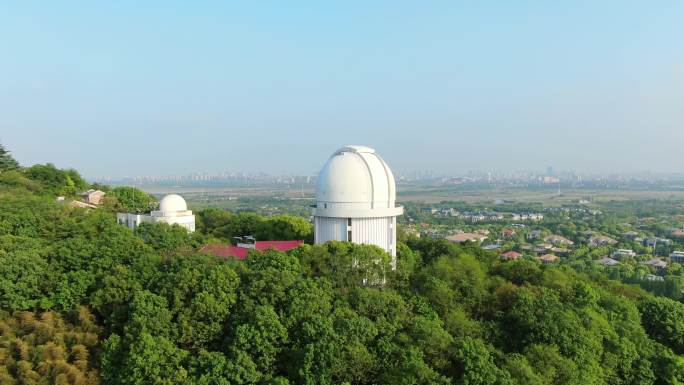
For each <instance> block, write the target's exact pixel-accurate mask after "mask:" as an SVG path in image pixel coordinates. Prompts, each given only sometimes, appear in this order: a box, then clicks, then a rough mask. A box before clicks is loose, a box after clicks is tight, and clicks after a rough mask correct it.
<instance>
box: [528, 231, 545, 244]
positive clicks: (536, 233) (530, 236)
mask: <svg viewBox="0 0 684 385" xmlns="http://www.w3.org/2000/svg"><path fill="white" fill-rule="evenodd" d="M541 235H542V232H541V230H532V231H530V232H528V233H527V234H525V238H526V239H527V240H528V241H531V240H533V239H537V238H539V237H541Z"/></svg>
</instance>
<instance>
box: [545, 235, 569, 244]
mask: <svg viewBox="0 0 684 385" xmlns="http://www.w3.org/2000/svg"><path fill="white" fill-rule="evenodd" d="M544 242H548V243H552V244H554V245H568V246H571V245H574V244H575V242H573V241H571V240H569V239H568V238H565V237H562V236H560V235H555V234H554V235H549V236H548V237H546V238H544Z"/></svg>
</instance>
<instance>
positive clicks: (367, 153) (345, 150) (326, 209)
mask: <svg viewBox="0 0 684 385" xmlns="http://www.w3.org/2000/svg"><path fill="white" fill-rule="evenodd" d="M395 199H396V186H395V182H394V175H393V174H392V170H390V168H389V166H387V163H385V161H384V160H382V158H381V157H380V156H379V155H378V154H376V153H375V150H373V149H372V148H368V147H363V146H347V147H342V148H340V149H339V150H337V151H335V153H334V154H333V155H332V156H331V157H330V159H329V160H328V162H327V163H326V164H325V166H323V169H322V170H321V172H320V173H319V174H318V182H317V185H316V205H315V206H314V209H313V215H314V226H315V232H314V233H315V242H316V244H322V243H325V242H327V241H332V240H337V241H351V242H354V243H359V244H371V245H377V246H379V247H380V248H382V249H383V250H385V251H387V252H388V253H389V254H391V255H392V267H393V268H394V267H396V258H395V257H396V254H397V248H396V243H397V216H399V215H402V214H403V212H404V208H403V207H401V206H397V205H396V204H395Z"/></svg>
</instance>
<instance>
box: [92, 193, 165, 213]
mask: <svg viewBox="0 0 684 385" xmlns="http://www.w3.org/2000/svg"><path fill="white" fill-rule="evenodd" d="M104 204H105V206H107V207H111V208H112V209H113V210H115V211H117V212H125V213H138V214H139V213H146V212H149V211H150V210H152V209H154V208H155V207H156V205H157V200H156V199H155V198H154V197H153V196H151V195H149V194H148V193H146V192H144V191H142V190H139V189H137V188H135V187H128V186H120V187H115V188H113V189H111V191H109V192H107V195H106V196H105V201H104Z"/></svg>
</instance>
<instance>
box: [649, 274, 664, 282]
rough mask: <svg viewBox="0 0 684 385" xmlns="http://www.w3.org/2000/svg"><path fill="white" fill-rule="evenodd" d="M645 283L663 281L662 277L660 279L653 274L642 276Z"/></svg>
mask: <svg viewBox="0 0 684 385" xmlns="http://www.w3.org/2000/svg"><path fill="white" fill-rule="evenodd" d="M644 280H645V281H653V282H663V281H665V278H664V277H661V276H659V275H653V274H646V275H645V276H644Z"/></svg>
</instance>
